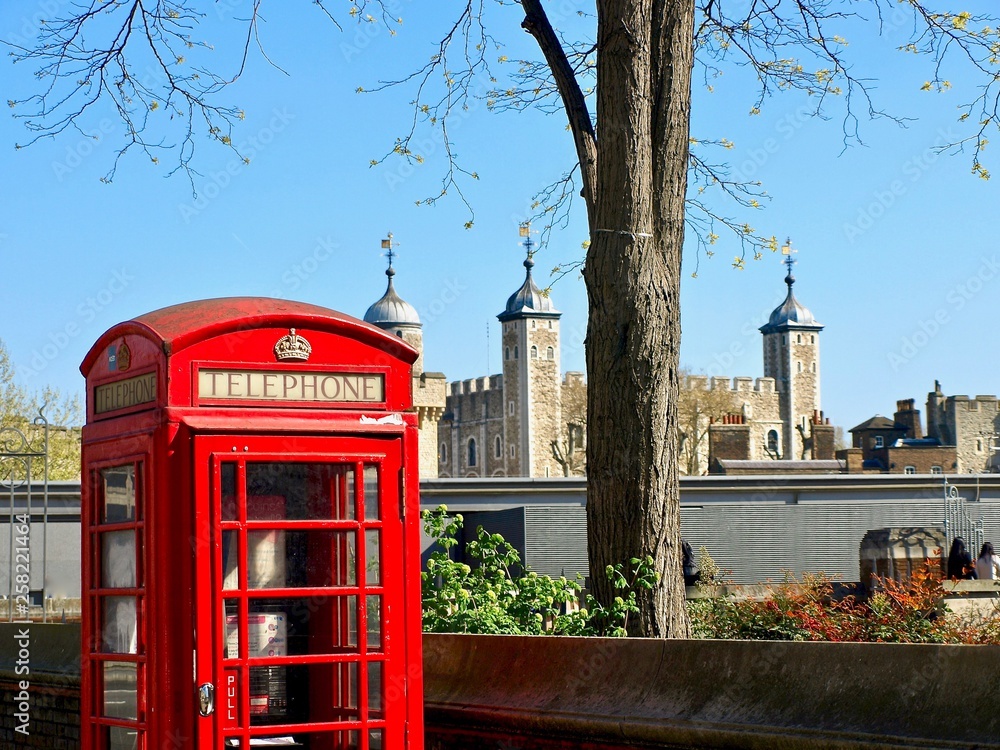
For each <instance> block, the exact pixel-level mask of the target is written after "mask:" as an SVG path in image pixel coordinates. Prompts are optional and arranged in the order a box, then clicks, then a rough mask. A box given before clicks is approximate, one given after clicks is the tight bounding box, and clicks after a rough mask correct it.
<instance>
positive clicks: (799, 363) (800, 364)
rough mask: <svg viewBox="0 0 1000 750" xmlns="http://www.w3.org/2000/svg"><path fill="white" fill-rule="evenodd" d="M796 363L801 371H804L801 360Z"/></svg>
mask: <svg viewBox="0 0 1000 750" xmlns="http://www.w3.org/2000/svg"><path fill="white" fill-rule="evenodd" d="M795 364H796V365H798V368H799V372H802V363H801V362H796V363H795Z"/></svg>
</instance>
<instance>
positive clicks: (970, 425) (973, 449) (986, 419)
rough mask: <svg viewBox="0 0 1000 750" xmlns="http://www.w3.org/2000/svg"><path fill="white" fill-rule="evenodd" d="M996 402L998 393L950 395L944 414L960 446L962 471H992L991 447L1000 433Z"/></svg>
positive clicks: (960, 469)
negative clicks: (970, 396) (972, 396)
mask: <svg viewBox="0 0 1000 750" xmlns="http://www.w3.org/2000/svg"><path fill="white" fill-rule="evenodd" d="M997 404H998V401H997V397H996V396H976V397H975V398H969V397H968V396H949V397H948V399H947V400H946V402H945V408H944V416H945V420H946V423H947V424H948V428H949V429H948V431H949V432H951V433H952V434H953V435H954V440H955V443H954V445H955V446H956V447H957V448H958V471H959V473H961V474H969V473H981V472H988V471H991V469H992V466H993V461H992V458H993V456H994V455H995V454H993V453H992V452H991V451H990V447H991V446H996V444H997V441H996V439H995V436H996V435H997V433H998V432H1000V414H998V412H997Z"/></svg>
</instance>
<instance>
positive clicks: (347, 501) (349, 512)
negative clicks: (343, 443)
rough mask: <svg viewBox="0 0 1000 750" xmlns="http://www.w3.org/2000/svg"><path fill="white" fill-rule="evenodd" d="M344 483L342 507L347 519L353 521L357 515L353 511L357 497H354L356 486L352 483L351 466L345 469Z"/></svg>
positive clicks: (352, 471)
mask: <svg viewBox="0 0 1000 750" xmlns="http://www.w3.org/2000/svg"><path fill="white" fill-rule="evenodd" d="M344 485H345V486H344V509H345V511H346V512H345V514H344V517H345V518H346V519H347V520H349V521H353V520H354V519H355V518H356V517H357V514H356V513H355V512H354V508H355V506H356V505H357V497H355V495H356V494H357V488H356V486H355V483H354V467H353V466H352V467H351V468H349V469H348V470H347V481H346V482H345V483H344Z"/></svg>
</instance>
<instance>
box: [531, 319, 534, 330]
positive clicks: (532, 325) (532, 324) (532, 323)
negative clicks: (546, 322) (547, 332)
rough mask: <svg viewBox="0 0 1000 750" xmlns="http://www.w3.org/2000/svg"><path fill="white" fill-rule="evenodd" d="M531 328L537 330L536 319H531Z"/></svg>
mask: <svg viewBox="0 0 1000 750" xmlns="http://www.w3.org/2000/svg"><path fill="white" fill-rule="evenodd" d="M531 330H532V331H534V330H535V321H531Z"/></svg>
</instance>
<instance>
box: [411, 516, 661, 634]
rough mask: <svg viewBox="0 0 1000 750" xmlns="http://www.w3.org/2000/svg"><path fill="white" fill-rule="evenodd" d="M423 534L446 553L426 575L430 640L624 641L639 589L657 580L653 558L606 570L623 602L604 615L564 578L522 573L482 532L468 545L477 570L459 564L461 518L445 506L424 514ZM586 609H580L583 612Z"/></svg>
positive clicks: (499, 541) (505, 547)
mask: <svg viewBox="0 0 1000 750" xmlns="http://www.w3.org/2000/svg"><path fill="white" fill-rule="evenodd" d="M422 517H423V521H424V530H425V532H426V533H427V534H428V536H430V537H431V538H433V539H434V540H435V541H436V542H437V544H438V545H439V546H440V548H441V549H439V550H437V551H435V552H433V553H432V554H431V556H430V559H429V560H428V561H427V570H426V571H425V572H424V573H422V574H421V579H422V580H421V583H422V593H423V609H424V630H425V631H427V632H431V633H491V634H510V635H541V634H553V635H600V636H616V637H617V636H624V635H626V634H627V630H628V619H629V616H630V615H631V614H634V613H636V612H638V611H639V607H638V605H637V604H636V589H637V588H652V587H653V586H655V585H656V582H657V580H658V575H657V573H656V571H655V570H654V566H653V559H652V557H646V558H644V559H639V558H633V559H632V560H630V564H629V567H628V572H626V568H625V567H624V566H622V565H617V566H608V568H607V570H606V571H605V573H606V575H607V576H608V578H609V580H611V581H612V582H613V583H614V586H615V588H616V589H618V590H620V591H621V595H620V596H618V597H616V598H615V601H614V604H613V605H612V606H611V607H610V608H605V607H603V606H602V605H600V604H599V603H598V602H597V601H595V600H594V598H593V597H592V596H590V595H589V594H586V595H585V596H584V597H583V602H582V603H581V601H580V595H581V593H582V587H581V586H580V584H579V583H578V582H577V581H572V580H569V579H567V578H566V577H565V576H560V577H559V578H551V577H550V576H545V575H538V574H537V573H535V572H533V571H531V570H530V569H527V568H525V567H524V566H523V565H522V562H521V556H520V555H519V554H518V553H517V550H515V549H514V548H513V547H512V546H511V545H510V544H509V543H508V542H507V541H506V540H505V539H504V538H503V537H502V536H501V535H500V534H490V533H487V532H486V531H485V530H484V529H483V528H482V527H481V526H480V527H478V528H477V529H476V538H475V539H474V540H473V541H470V542H468V543H467V544H466V546H465V552H466V555H468V557H470V558H471V559H473V560H475V561H476V563H477V564H476V565H475V566H471V565H467V564H465V563H461V562H456V561H455V560H452V559H451V558H450V557H449V550H451V549H452V548H453V547H454V546H455V545H457V544H458V532H459V530H460V529H461V528H462V524H463V519H462V516H461V515H453V516H449V515H448V509H447V508H446V507H445V506H443V505H442V506H439V507H438V508H437V509H436V510H434V511H423V513H422ZM581 604H582V606H581Z"/></svg>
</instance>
